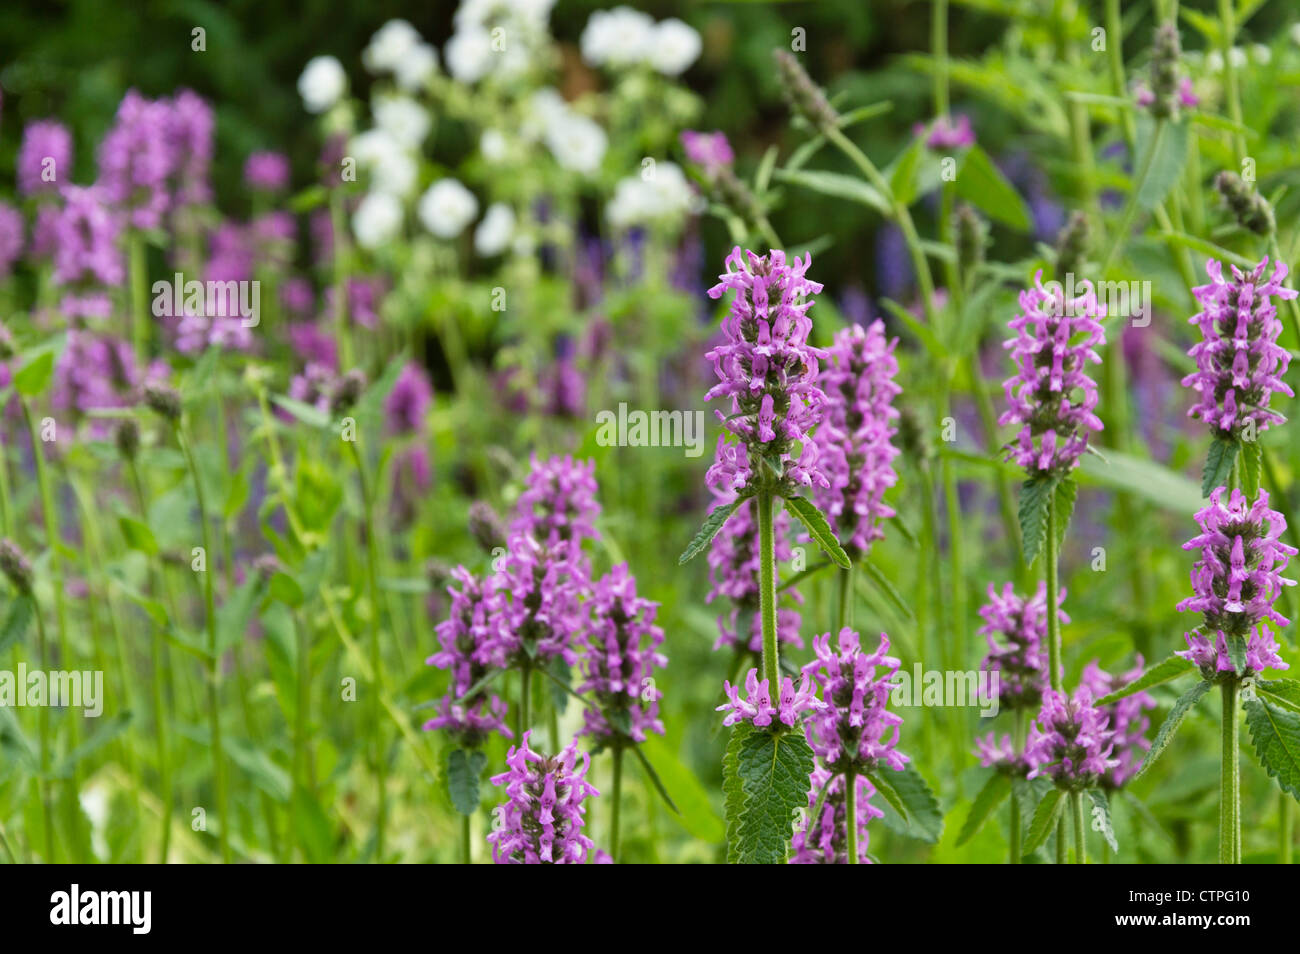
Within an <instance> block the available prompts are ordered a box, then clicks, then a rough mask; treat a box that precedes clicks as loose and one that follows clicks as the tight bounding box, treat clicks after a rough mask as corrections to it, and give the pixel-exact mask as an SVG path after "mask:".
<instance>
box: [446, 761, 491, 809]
mask: <svg viewBox="0 0 1300 954" xmlns="http://www.w3.org/2000/svg"><path fill="white" fill-rule="evenodd" d="M485 765H487V753H486V752H481V751H479V750H478V749H471V750H470V751H468V752H466V751H465V750H464V749H451V750H449V751H448V752H447V766H446V771H445V772H444V777H445V778H446V780H447V794H449V795H450V796H451V804H452V806H453V807H454V808H455V809H456V811H458V812H460V813H461V814H462V815H473V814H474V813H475V812H476V811H478V803H479V779H480V777H481V776H482V775H483V767H484V766H485Z"/></svg>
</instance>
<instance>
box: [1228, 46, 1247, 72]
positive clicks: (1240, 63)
mask: <svg viewBox="0 0 1300 954" xmlns="http://www.w3.org/2000/svg"><path fill="white" fill-rule="evenodd" d="M1228 59H1230V60H1231V61H1232V65H1233V67H1235V68H1236V69H1242V68H1244V67H1245V65H1246V51H1245V50H1243V49H1242V48H1241V47H1239V46H1234V47H1233V48H1232V49H1230V50H1229V51H1228Z"/></svg>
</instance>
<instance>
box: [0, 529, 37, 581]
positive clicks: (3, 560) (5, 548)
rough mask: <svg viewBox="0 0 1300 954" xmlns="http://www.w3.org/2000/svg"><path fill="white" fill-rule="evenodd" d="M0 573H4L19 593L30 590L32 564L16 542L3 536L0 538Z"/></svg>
mask: <svg viewBox="0 0 1300 954" xmlns="http://www.w3.org/2000/svg"><path fill="white" fill-rule="evenodd" d="M0 573H4V575H5V576H6V577H8V578H9V582H10V583H12V584H13V587H14V589H16V590H17V591H18V592H19V593H23V594H30V593H31V591H32V565H31V563H30V562H29V561H28V559H27V557H26V556H25V555H24V554H23V551H22V550H20V549H18V544H16V543H14V542H13V541H12V540H10V539H8V538H5V539H4V540H0Z"/></svg>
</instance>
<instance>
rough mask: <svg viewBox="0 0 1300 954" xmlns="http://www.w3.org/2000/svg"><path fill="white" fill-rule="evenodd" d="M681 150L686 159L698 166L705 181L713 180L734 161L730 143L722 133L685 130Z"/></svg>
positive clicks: (734, 155)
mask: <svg viewBox="0 0 1300 954" xmlns="http://www.w3.org/2000/svg"><path fill="white" fill-rule="evenodd" d="M681 140H682V150H683V151H684V152H685V153H686V158H687V159H689V160H690V161H691V162H693V163H694V164H695V165H697V166H699V167H700V169H701V170H702V171H703V172H704V177H705V178H706V179H710V180H711V179H714V178H716V177H717V175H718V173H719V172H720V171H721V170H722V169H724V168H727V167H729V166H730V165H731V164H732V163H734V162H735V161H736V154H735V153H734V152H732V149H731V143H729V142H728V141H727V136H726V133H723V132H718V131H714V132H697V131H695V130H694V129H687V130H685V131H683V132H682V135H681Z"/></svg>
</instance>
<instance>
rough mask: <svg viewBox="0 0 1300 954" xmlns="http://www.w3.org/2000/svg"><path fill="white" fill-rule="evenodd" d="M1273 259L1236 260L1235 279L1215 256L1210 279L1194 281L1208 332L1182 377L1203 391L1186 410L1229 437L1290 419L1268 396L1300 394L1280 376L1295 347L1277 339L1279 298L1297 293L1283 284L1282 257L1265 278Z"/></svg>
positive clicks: (1197, 318)
mask: <svg viewBox="0 0 1300 954" xmlns="http://www.w3.org/2000/svg"><path fill="white" fill-rule="evenodd" d="M1267 265H1268V258H1267V257H1266V258H1265V259H1264V260H1263V261H1262V262H1260V263H1259V264H1258V265H1257V266H1255V268H1254V269H1253V270H1252V271H1250V272H1249V273H1246V272H1243V271H1242V270H1241V269H1239V268H1237V266H1235V265H1233V266H1231V268H1232V281H1224V278H1223V265H1222V263H1220V262H1218V261H1216V260H1215V259H1210V260H1209V261H1208V262H1206V264H1205V271H1206V272H1207V273H1208V274H1209V276H1210V283H1209V284H1208V285H1198V286H1197V287H1196V288H1193V289H1192V293H1193V294H1195V295H1196V300H1197V301H1198V302H1199V303H1200V305H1201V310H1200V311H1199V312H1198V313H1197V314H1196V315H1194V316H1193V317H1192V319H1191V323H1192V324H1194V325H1197V326H1199V327H1200V329H1201V336H1202V340H1200V341H1198V342H1197V343H1196V344H1194V345H1193V346H1192V348H1191V351H1189V352H1188V354H1190V355H1191V356H1192V358H1193V359H1195V361H1196V370H1195V371H1194V372H1192V373H1191V374H1189V375H1188V376H1187V377H1185V378H1183V385H1184V386H1186V387H1190V388H1191V389H1192V390H1193V391H1195V392H1196V393H1197V395H1198V396H1199V398H1200V400H1199V401H1198V402H1197V404H1196V405H1195V406H1193V407H1192V409H1191V410H1190V411H1189V412H1188V416H1189V417H1194V418H1197V419H1199V420H1202V421H1204V422H1205V423H1206V424H1208V425H1209V427H1210V430H1211V431H1212V432H1213V433H1214V435H1215V436H1216V437H1220V438H1223V439H1225V440H1240V439H1241V436H1242V433H1243V431H1244V430H1246V429H1247V428H1253V429H1254V430H1255V431H1256V432H1258V431H1265V430H1268V428H1269V427H1270V426H1272V425H1273V424H1283V423H1285V422H1286V418H1285V417H1283V416H1282V415H1281V414H1279V413H1277V412H1276V411H1273V410H1270V409H1269V406H1268V404H1269V400H1270V398H1272V396H1273V395H1274V394H1276V393H1280V394H1285V395H1286V396H1287V397H1294V396H1295V395H1294V393H1293V392H1292V390H1291V388H1290V387H1288V386H1287V384H1286V382H1285V381H1283V380H1282V376H1283V375H1284V374H1286V369H1287V367H1288V365H1289V364H1290V363H1291V354H1290V352H1289V351H1287V350H1286V349H1285V348H1282V347H1280V346H1279V345H1278V343H1277V339H1278V335H1279V334H1281V332H1282V322H1280V321H1279V320H1278V318H1277V308H1276V306H1275V305H1274V304H1273V298H1274V296H1276V297H1278V298H1281V299H1289V298H1295V297H1296V294H1297V293H1296V292H1295V291H1294V290H1293V289H1290V288H1284V287H1283V286H1282V282H1283V280H1284V279H1285V278H1286V276H1287V267H1286V265H1285V264H1284V263H1282V262H1277V263H1276V264H1275V265H1274V267H1273V274H1272V276H1271V277H1270V278H1267V279H1266V278H1264V269H1265V268H1266V267H1267Z"/></svg>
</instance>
